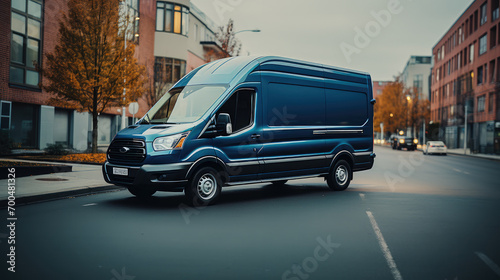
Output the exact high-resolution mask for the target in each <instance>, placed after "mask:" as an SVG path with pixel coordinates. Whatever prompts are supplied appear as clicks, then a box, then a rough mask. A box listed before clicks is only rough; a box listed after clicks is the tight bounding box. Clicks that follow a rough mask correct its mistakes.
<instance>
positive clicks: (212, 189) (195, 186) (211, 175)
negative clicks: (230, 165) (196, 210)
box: [184, 167, 222, 206]
mask: <svg viewBox="0 0 500 280" xmlns="http://www.w3.org/2000/svg"><path fill="white" fill-rule="evenodd" d="M221 189H222V180H221V179H220V175H219V172H217V170H215V169H213V168H212V167H204V168H202V169H200V170H198V171H197V172H196V173H195V174H194V176H193V177H192V178H191V180H189V183H188V185H187V186H186V188H185V190H184V193H185V195H186V198H187V200H188V203H190V204H191V205H193V206H207V205H210V204H213V203H215V201H216V200H217V198H218V197H219V194H220V192H221Z"/></svg>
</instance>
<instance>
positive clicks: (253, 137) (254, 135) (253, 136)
mask: <svg viewBox="0 0 500 280" xmlns="http://www.w3.org/2000/svg"><path fill="white" fill-rule="evenodd" d="M250 137H252V139H257V138H260V134H252V136H250Z"/></svg>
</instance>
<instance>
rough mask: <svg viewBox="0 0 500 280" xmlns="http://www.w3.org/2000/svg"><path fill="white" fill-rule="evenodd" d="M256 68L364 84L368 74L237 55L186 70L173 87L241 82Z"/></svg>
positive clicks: (331, 67) (318, 65)
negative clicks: (188, 71) (185, 73)
mask: <svg viewBox="0 0 500 280" xmlns="http://www.w3.org/2000/svg"><path fill="white" fill-rule="evenodd" d="M258 71H273V72H286V73H292V74H299V75H307V76H315V77H324V78H329V79H336V80H346V81H350V82H356V83H362V84H366V83H368V78H369V74H368V73H365V72H360V71H355V70H349V69H344V68H339V67H334V66H328V65H324V64H319V63H312V62H305V61H300V60H295V59H290V58H284V57H278V56H261V57H255V56H238V57H231V58H225V59H220V60H216V61H214V62H211V63H208V64H205V65H202V66H200V67H198V68H197V69H195V70H193V71H191V72H190V73H188V74H187V75H186V76H185V77H184V78H183V79H181V80H180V81H179V82H178V83H177V84H176V85H174V88H177V87H184V86H186V85H187V84H190V85H200V84H231V83H241V82H243V81H245V80H246V78H247V77H248V75H250V74H251V73H253V72H258Z"/></svg>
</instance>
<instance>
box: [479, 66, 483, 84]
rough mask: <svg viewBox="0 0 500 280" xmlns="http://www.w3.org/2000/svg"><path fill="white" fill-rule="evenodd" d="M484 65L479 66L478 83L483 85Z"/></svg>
mask: <svg viewBox="0 0 500 280" xmlns="http://www.w3.org/2000/svg"><path fill="white" fill-rule="evenodd" d="M483 74H484V73H483V66H480V67H479V68H477V84H478V85H481V84H482V83H483V76H484V75H483Z"/></svg>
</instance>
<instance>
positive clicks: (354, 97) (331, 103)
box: [325, 89, 368, 126]
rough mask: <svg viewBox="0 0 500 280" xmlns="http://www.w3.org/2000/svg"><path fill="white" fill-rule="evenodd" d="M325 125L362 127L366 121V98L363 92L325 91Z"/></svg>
mask: <svg viewBox="0 0 500 280" xmlns="http://www.w3.org/2000/svg"><path fill="white" fill-rule="evenodd" d="M325 92H326V124H327V125H341V126H353V125H356V126H359V125H363V124H364V123H365V122H366V120H367V119H368V97H367V96H366V94H365V93H363V92H354V91H343V90H333V89H326V90H325Z"/></svg>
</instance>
